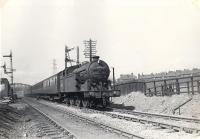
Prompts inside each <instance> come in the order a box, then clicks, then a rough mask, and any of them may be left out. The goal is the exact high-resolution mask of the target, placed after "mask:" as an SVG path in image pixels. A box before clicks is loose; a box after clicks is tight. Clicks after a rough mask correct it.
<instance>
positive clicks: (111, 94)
mask: <svg viewBox="0 0 200 139" xmlns="http://www.w3.org/2000/svg"><path fill="white" fill-rule="evenodd" d="M118 96H120V90H109V91H108V90H107V91H88V92H84V97H95V98H102V97H118Z"/></svg>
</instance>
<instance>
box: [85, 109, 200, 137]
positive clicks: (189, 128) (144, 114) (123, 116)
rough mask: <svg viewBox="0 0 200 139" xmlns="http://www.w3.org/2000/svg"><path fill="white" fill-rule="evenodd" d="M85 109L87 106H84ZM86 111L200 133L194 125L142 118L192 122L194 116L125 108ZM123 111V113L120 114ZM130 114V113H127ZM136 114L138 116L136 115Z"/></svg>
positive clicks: (199, 129)
mask: <svg viewBox="0 0 200 139" xmlns="http://www.w3.org/2000/svg"><path fill="white" fill-rule="evenodd" d="M84 109H85V108H84ZM85 110H86V111H90V112H94V113H100V114H104V115H107V116H110V117H112V118H118V119H123V120H126V121H131V122H139V123H142V124H152V125H154V126H158V127H160V128H164V129H172V130H174V131H184V132H186V133H190V134H192V133H200V128H194V127H188V126H181V125H176V124H171V123H167V122H159V121H155V120H150V119H147V118H141V117H143V116H148V117H153V116H154V118H155V117H159V118H165V119H168V120H178V121H187V122H191V121H193V119H192V118H185V117H175V116H167V115H159V114H150V113H143V112H135V113H134V112H130V111H123V110H118V111H117V112H119V114H117V113H113V112H105V111H97V110H93V109H85ZM120 113H121V114H120ZM127 114H129V115H127ZM132 115H134V117H133V116H132ZM135 115H136V116H137V117H135ZM194 122H195V123H199V122H198V119H194Z"/></svg>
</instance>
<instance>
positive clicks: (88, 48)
mask: <svg viewBox="0 0 200 139" xmlns="http://www.w3.org/2000/svg"><path fill="white" fill-rule="evenodd" d="M96 42H97V41H93V40H91V39H89V41H88V40H85V41H84V44H85V50H84V55H85V58H89V59H90V62H91V61H92V57H93V56H95V55H96V52H97V51H96Z"/></svg>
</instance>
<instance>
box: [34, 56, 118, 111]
mask: <svg viewBox="0 0 200 139" xmlns="http://www.w3.org/2000/svg"><path fill="white" fill-rule="evenodd" d="M109 75H110V70H109V67H108V65H107V63H106V62H104V61H102V60H99V57H98V56H95V57H93V60H92V61H91V62H86V63H84V64H82V65H75V66H71V67H69V68H66V69H65V70H63V71H61V72H59V73H58V74H56V75H53V76H51V77H49V78H47V79H45V80H43V81H41V82H39V83H37V84H35V85H33V86H32V92H31V95H32V96H38V97H48V98H50V99H54V98H56V97H58V98H59V99H60V100H61V101H63V102H65V103H67V104H68V105H77V106H79V107H80V106H83V107H93V106H94V107H95V106H97V105H101V106H103V107H106V106H108V105H109V103H110V100H109V99H110V97H117V96H119V95H120V92H119V90H112V89H111V81H110V80H108V77H109Z"/></svg>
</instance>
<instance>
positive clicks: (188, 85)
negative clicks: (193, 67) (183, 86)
mask: <svg viewBox="0 0 200 139" xmlns="http://www.w3.org/2000/svg"><path fill="white" fill-rule="evenodd" d="M187 90H188V94H189V93H190V84H189V82H187Z"/></svg>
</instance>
